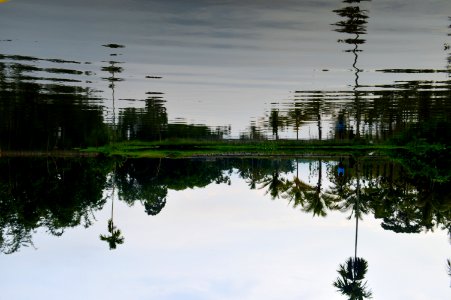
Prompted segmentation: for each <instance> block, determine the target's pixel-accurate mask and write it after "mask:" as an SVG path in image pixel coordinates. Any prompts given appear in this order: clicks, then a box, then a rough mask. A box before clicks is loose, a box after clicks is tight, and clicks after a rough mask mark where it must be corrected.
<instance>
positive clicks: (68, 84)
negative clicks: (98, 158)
mask: <svg viewBox="0 0 451 300" xmlns="http://www.w3.org/2000/svg"><path fill="white" fill-rule="evenodd" d="M111 45H113V46H114V47H113V48H123V46H121V45H119V46H121V47H116V44H108V45H105V46H106V47H109V48H112V46H111ZM39 63H45V64H50V65H55V64H56V65H57V67H53V66H52V67H41V66H39V65H38V64H39ZM104 63H105V65H104V66H103V67H101V70H100V71H102V72H103V73H105V74H107V76H106V77H104V78H103V80H105V81H106V82H107V83H108V85H107V86H106V88H108V89H110V90H111V95H110V96H107V98H106V99H105V98H103V97H104V96H103V94H102V93H101V91H97V90H94V89H92V88H90V87H89V83H90V81H89V80H86V83H85V82H84V81H83V79H85V77H89V76H93V74H94V72H92V71H81V70H80V69H81V68H82V66H81V64H80V63H79V62H75V61H65V60H57V59H40V58H36V57H28V56H17V55H0V149H1V150H55V149H60V150H62V149H72V148H83V147H88V146H94V147H95V146H102V145H105V144H108V143H114V142H118V141H123V140H144V141H154V140H162V139H168V138H198V139H220V138H222V137H223V136H224V135H225V134H227V133H228V132H230V128H229V127H224V126H222V127H214V128H212V127H208V126H206V125H202V124H195V125H194V124H185V123H181V122H179V123H169V122H168V115H167V112H166V107H165V100H164V99H163V93H161V92H147V93H146V94H147V96H148V97H147V98H146V99H145V100H144V102H145V106H144V107H143V108H136V107H128V108H124V109H120V110H118V109H117V108H116V106H117V101H119V100H118V99H116V95H115V93H116V91H117V89H120V84H119V83H120V82H121V81H123V80H124V79H123V78H121V77H119V75H120V74H121V73H122V72H123V71H124V68H123V66H122V64H123V63H122V62H118V61H113V60H109V61H105V62H104ZM60 65H64V67H61V66H60ZM66 65H70V66H72V67H73V68H74V69H70V68H68V67H66ZM74 66H75V67H74ZM106 100H111V103H112V107H109V108H106V107H105V101H106Z"/></svg>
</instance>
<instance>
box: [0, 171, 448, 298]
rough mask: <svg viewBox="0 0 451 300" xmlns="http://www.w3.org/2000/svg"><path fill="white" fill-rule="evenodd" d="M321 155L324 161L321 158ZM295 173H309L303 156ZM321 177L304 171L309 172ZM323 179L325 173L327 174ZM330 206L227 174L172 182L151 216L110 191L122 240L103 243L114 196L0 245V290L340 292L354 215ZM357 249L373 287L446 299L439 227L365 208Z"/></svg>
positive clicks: (133, 294) (12, 294) (68, 294)
mask: <svg viewBox="0 0 451 300" xmlns="http://www.w3.org/2000/svg"><path fill="white" fill-rule="evenodd" d="M324 167H325V166H324ZM300 174H301V177H302V178H303V180H306V181H307V182H308V181H309V179H308V178H307V177H308V174H309V172H308V164H307V163H306V164H302V165H301V168H300ZM315 181H316V178H310V183H312V184H313V183H314V182H315ZM323 184H324V185H325V186H327V182H324V183H323ZM347 216H348V213H339V212H335V213H330V214H329V216H328V217H327V218H318V217H317V218H313V217H312V215H311V214H307V213H304V212H302V211H300V210H298V209H294V208H293V207H292V206H291V205H290V204H288V202H287V200H286V199H276V200H271V198H270V197H269V195H265V191H264V190H259V189H256V190H249V187H248V185H247V183H246V182H244V181H243V180H241V179H239V178H238V176H236V175H234V176H232V185H231V186H228V185H226V184H221V185H216V184H211V185H209V186H207V187H206V188H204V189H198V188H195V189H187V190H184V191H170V192H169V194H168V198H167V204H166V206H165V207H164V209H163V210H162V211H161V213H160V214H158V215H157V216H148V215H147V214H145V212H144V207H143V206H142V205H140V204H139V203H138V204H136V205H135V206H133V207H128V206H126V205H125V204H124V203H123V202H119V201H117V199H116V202H115V216H114V220H115V225H117V226H118V227H119V228H120V229H121V231H122V233H123V235H124V237H125V243H124V244H123V245H119V246H118V248H117V249H116V250H114V251H109V250H108V247H107V245H106V243H104V242H101V241H100V240H99V234H103V233H105V232H106V228H107V220H108V219H109V218H110V202H109V203H107V204H106V205H105V207H104V210H102V211H101V212H98V213H96V214H95V217H96V220H97V222H95V223H94V225H93V226H91V227H89V228H88V229H85V228H83V227H78V228H75V229H68V230H67V231H66V232H65V233H64V234H63V236H62V237H54V236H49V235H48V234H47V233H45V232H42V231H39V232H38V233H36V234H35V235H34V238H33V240H34V243H35V246H36V249H33V248H22V249H21V251H20V252H18V253H15V254H12V255H8V256H5V255H2V256H0V264H1V266H2V272H1V273H0V287H1V289H2V297H4V298H5V299H17V300H19V299H24V300H25V299H30V295H33V299H61V298H64V299H70V300H72V299H74V300H75V299H77V300H78V299H81V298H82V299H87V300H91V299H106V298H108V299H111V300H115V299H124V298H127V299H158V300H160V299H165V300H166V299H167V300H169V299H170V300H186V299H196V300H198V299H205V300H210V299H214V300H216V299H218V300H221V299H224V300H225V299H240V300H255V299H259V300H276V299H281V298H283V299H287V300H294V299H306V300H309V299H311V300H332V299H337V300H339V299H344V298H343V297H342V296H340V295H339V294H338V293H337V292H335V289H334V288H333V286H332V282H333V281H334V280H335V278H336V277H337V273H336V269H337V268H338V265H339V264H341V263H343V262H344V261H345V260H346V259H347V258H348V257H350V256H352V255H353V253H354V233H355V232H354V230H355V227H354V226H355V222H354V220H348V219H347ZM358 249H359V250H358V255H359V256H361V257H364V258H365V259H366V260H367V261H368V263H369V271H368V274H367V280H368V285H369V287H370V288H371V289H372V291H373V293H374V299H388V300H391V299H393V300H395V299H418V300H423V299H434V300H442V299H447V297H448V296H449V293H450V288H449V277H448V276H447V274H446V267H445V265H446V258H447V257H449V256H450V255H449V254H450V245H449V243H448V238H447V236H446V233H445V232H443V231H440V230H437V231H436V232H434V233H428V234H401V235H399V234H395V233H393V232H391V231H386V230H383V229H382V228H381V227H380V221H378V220H375V219H373V218H372V217H371V216H365V217H364V218H363V221H361V222H360V224H359V248H358Z"/></svg>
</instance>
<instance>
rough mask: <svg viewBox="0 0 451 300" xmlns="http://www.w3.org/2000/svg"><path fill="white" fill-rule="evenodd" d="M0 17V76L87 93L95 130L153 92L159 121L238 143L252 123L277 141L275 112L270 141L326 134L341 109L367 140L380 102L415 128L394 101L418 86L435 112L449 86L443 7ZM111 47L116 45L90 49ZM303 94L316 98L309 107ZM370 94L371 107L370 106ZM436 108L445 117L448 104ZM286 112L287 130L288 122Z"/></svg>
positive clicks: (74, 9)
mask: <svg viewBox="0 0 451 300" xmlns="http://www.w3.org/2000/svg"><path fill="white" fill-rule="evenodd" d="M67 7H69V8H67ZM346 7H359V11H354V12H353V11H349V9H348V10H346ZM1 8H2V20H1V21H0V22H2V23H1V26H2V36H3V39H2V43H1V48H0V50H1V53H2V54H5V55H7V56H6V57H5V56H4V57H2V58H3V59H2V62H3V65H4V68H6V70H5V71H6V73H7V74H8V75H6V80H7V81H11V80H14V78H17V76H19V75H20V76H21V77H20V78H21V80H22V81H24V80H25V79H27V81H32V82H34V83H36V84H38V85H39V86H41V87H42V88H44V89H45V87H46V85H47V84H50V83H51V84H54V83H57V84H59V85H63V86H78V87H81V88H83V90H85V89H89V91H91V93H93V91H99V92H96V93H94V96H95V98H96V100H93V99H90V101H93V102H94V103H95V105H97V104H99V105H100V106H101V108H102V111H103V118H104V119H103V122H105V123H109V124H111V123H116V124H118V125H121V124H122V125H123V126H125V127H129V128H127V129H126V130H125V131H127V130H128V131H129V130H131V129H130V126H131V125H124V124H123V123H121V120H123V119H124V118H126V117H124V116H123V115H124V114H129V115H130V113H131V110H132V109H135V110H134V111H133V113H134V114H135V115H136V114H137V115H141V114H143V113H144V112H143V110H145V107H146V100H145V99H148V98H152V99H153V98H154V97H158V100H159V101H161V103H160V104H161V106H164V108H165V117H167V120H168V121H167V122H169V124H202V125H206V126H208V127H209V128H211V129H212V130H213V131H216V132H220V134H221V136H223V137H226V138H239V137H240V136H241V137H247V136H249V135H250V133H251V132H252V128H253V127H254V128H255V129H256V130H257V131H258V132H260V133H262V134H264V135H265V136H266V137H267V138H275V134H273V131H272V130H271V120H270V116H271V112H272V111H277V112H278V113H279V114H280V116H281V117H284V118H282V119H283V120H282V121H280V122H279V123H280V124H279V126H278V127H280V128H279V130H278V131H279V132H278V137H280V138H295V137H296V131H297V132H298V136H300V138H301V139H309V138H316V139H318V138H321V139H325V138H331V137H333V136H334V134H333V132H332V131H333V128H334V123H335V122H336V121H337V118H338V115H339V114H340V113H342V114H344V116H345V121H346V123H348V127H351V126H352V127H353V130H354V131H357V128H356V127H357V124H356V123H358V122H359V123H361V124H359V126H358V127H359V128H358V130H359V131H360V133H361V134H368V135H375V131H376V129H375V128H376V127H378V128H382V130H385V129H383V127H384V126H386V124H387V122H388V120H387V119H386V118H385V116H386V115H387V114H390V112H387V111H386V109H387V108H388V107H390V108H393V109H394V110H396V113H397V114H401V115H403V118H402V123H407V124H409V123H414V122H415V121H416V120H417V119H418V118H417V117H416V115H417V114H418V113H419V112H417V111H411V110H410V108H408V107H407V108H405V107H403V105H404V104H402V103H401V104H400V103H398V101H399V99H398V98H399V97H403V96H404V95H405V94H404V93H403V92H402V91H405V93H407V95H408V97H409V98H411V99H414V98H421V97H422V94H423V92H426V91H430V92H431V93H432V94H431V95H429V96H428V97H431V98H433V99H431V100H430V101H432V103H431V104H428V106H434V104H435V103H434V102H436V101H437V100H435V98H439V99H440V98H442V97H446V95H447V91H448V90H449V75H448V74H449V62H448V61H447V60H448V57H449V49H445V48H446V45H447V44H449V37H448V35H449V33H450V32H449V28H448V26H449V24H450V21H449V19H448V15H446V12H447V11H449V9H450V4H449V3H448V1H434V2H433V3H432V4H431V5H428V4H426V3H424V1H414V2H411V1H410V2H409V3H401V4H393V3H392V2H391V1H377V2H373V1H362V2H360V3H344V2H343V3H342V2H341V1H301V2H299V1H283V3H278V4H277V5H275V4H272V3H271V2H270V1H256V2H250V3H241V2H239V1H225V2H217V1H194V2H190V4H189V5H187V4H186V3H184V2H183V1H170V2H168V3H166V2H165V3H162V2H161V1H150V2H149V1H134V2H133V3H123V2H122V1H116V2H115V3H110V2H109V3H108V5H106V4H104V3H103V2H101V1H95V2H94V3H92V1H90V2H89V3H88V2H86V3H84V2H83V1H81V2H80V1H78V2H76V3H74V2H69V1H62V2H59V3H57V4H55V3H52V2H40V3H39V5H37V4H35V3H32V2H27V1H25V2H23V1H21V2H18V1H12V2H9V3H7V4H3V5H2V7H1ZM182 12H183V13H182ZM62 20H64V22H62ZM354 20H356V21H357V22H360V21H362V22H363V23H362V22H361V24H360V25H358V26H359V27H356V26H354V25H353V24H352V23H353V22H354ZM55 24H58V26H55ZM357 35H358V37H357ZM110 44H112V45H122V46H124V47H123V48H109V47H103V46H102V45H110ZM17 55H22V56H28V57H33V58H35V60H31V61H30V60H22V59H20V57H17ZM18 58H19V59H20V60H18ZM36 59H38V60H36ZM48 59H59V60H65V61H69V62H67V63H64V64H62V63H60V61H56V62H55V61H49V60H48ZM113 62H114V63H113ZM87 63H88V64H87ZM17 64H19V65H22V67H24V65H25V66H27V67H28V68H27V67H25V69H23V68H22V69H21V68H17ZM112 64H113V65H114V66H116V67H119V68H120V69H114V68H113V69H111V68H109V66H110V67H111V65H112ZM14 65H16V67H15V68H14ZM30 67H35V68H38V69H30ZM11 68H13V69H14V70H16V71H19V70H21V72H19V74H16V75H15V76H13V75H12V74H10V73H11V72H13V71H12V70H11ZM55 68H56V69H61V68H64V69H69V70H72V71H68V72H64V71H63V70H60V72H57V73H55V72H54V71H55V70H54V69H55ZM18 69H19V70H18ZM112 71H115V72H112ZM113 77H114V78H115V80H120V81H115V84H114V88H113V87H112V86H111V85H110V83H111V78H113ZM149 77H150V78H149ZM160 77H161V78H160ZM108 78H110V81H109V80H108ZM67 79H70V80H76V82H67V81H62V80H67ZM100 91H101V92H100ZM149 93H151V94H149ZM311 93H315V94H316V95H321V96H320V99H318V102H319V103H317V104H315V103H313V104H311V103H310V102H309V100H311V99H310V98H309V96H308V95H311ZM113 94H114V96H113ZM382 95H385V98H386V102H388V107H386V106H385V105H384V106H383V107H384V111H382V112H381V111H380V109H378V108H376V107H374V106H375V103H374V102H382V101H378V99H380V98H381V97H382ZM160 97H161V98H160ZM113 98H114V101H113ZM356 98H358V99H359V100H358V101H360V102H358V101H356ZM416 101H419V100H416ZM94 103H93V105H94ZM309 103H310V104H309ZM356 103H358V105H357V104H356ZM441 105H442V106H440V107H438V108H437V109H438V110H439V111H442V112H443V110H445V111H447V112H449V111H450V108H449V101H445V103H442V104H441ZM297 106H299V107H300V108H301V111H302V116H303V118H302V122H301V125H300V128H299V130H296V126H294V125H293V124H292V122H289V116H290V114H289V111H290V110H293V108H294V107H297ZM136 109H138V110H137V111H136ZM139 109H141V110H139ZM359 109H361V111H359ZM315 110H316V111H319V113H317V112H315ZM391 114H394V112H392V113H391ZM318 115H319V117H318ZM367 115H370V116H371V118H372V119H371V120H369V119H368V117H367ZM405 115H407V116H405ZM318 119H320V122H319V123H318ZM399 122H401V121H398V123H399ZM164 124H166V123H164ZM318 126H321V127H322V132H321V134H320V133H319V132H318V128H317V127H318ZM2 127H3V126H2ZM152 130H154V131H158V130H159V129H158V128H156V129H155V128H153V129H152ZM387 131H388V129H387ZM125 136H126V137H127V135H126V134H125ZM149 138H151V137H149Z"/></svg>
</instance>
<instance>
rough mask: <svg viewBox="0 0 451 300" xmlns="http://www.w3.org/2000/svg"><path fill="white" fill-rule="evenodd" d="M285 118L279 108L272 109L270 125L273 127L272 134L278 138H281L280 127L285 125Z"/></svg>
mask: <svg viewBox="0 0 451 300" xmlns="http://www.w3.org/2000/svg"><path fill="white" fill-rule="evenodd" d="M283 121H284V118H283V116H281V115H280V113H279V110H278V109H274V108H273V109H271V112H270V114H269V120H268V122H269V126H270V127H271V129H272V135H273V136H274V137H275V138H276V140H278V139H279V128H281V127H283V125H284V122H283Z"/></svg>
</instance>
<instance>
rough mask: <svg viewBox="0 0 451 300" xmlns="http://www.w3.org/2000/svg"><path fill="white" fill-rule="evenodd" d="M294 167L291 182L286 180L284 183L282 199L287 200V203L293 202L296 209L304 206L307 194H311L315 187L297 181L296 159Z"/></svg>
mask: <svg viewBox="0 0 451 300" xmlns="http://www.w3.org/2000/svg"><path fill="white" fill-rule="evenodd" d="M296 165H297V167H296V176H294V177H293V180H291V181H290V180H287V181H286V182H285V193H284V195H283V196H282V197H283V198H285V199H288V201H289V202H292V201H294V203H293V206H294V207H297V206H298V205H301V206H304V203H305V199H306V198H307V197H308V193H311V192H313V191H314V190H315V187H313V186H311V185H309V184H307V183H305V182H304V181H302V180H301V179H299V171H298V170H299V162H298V159H296Z"/></svg>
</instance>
